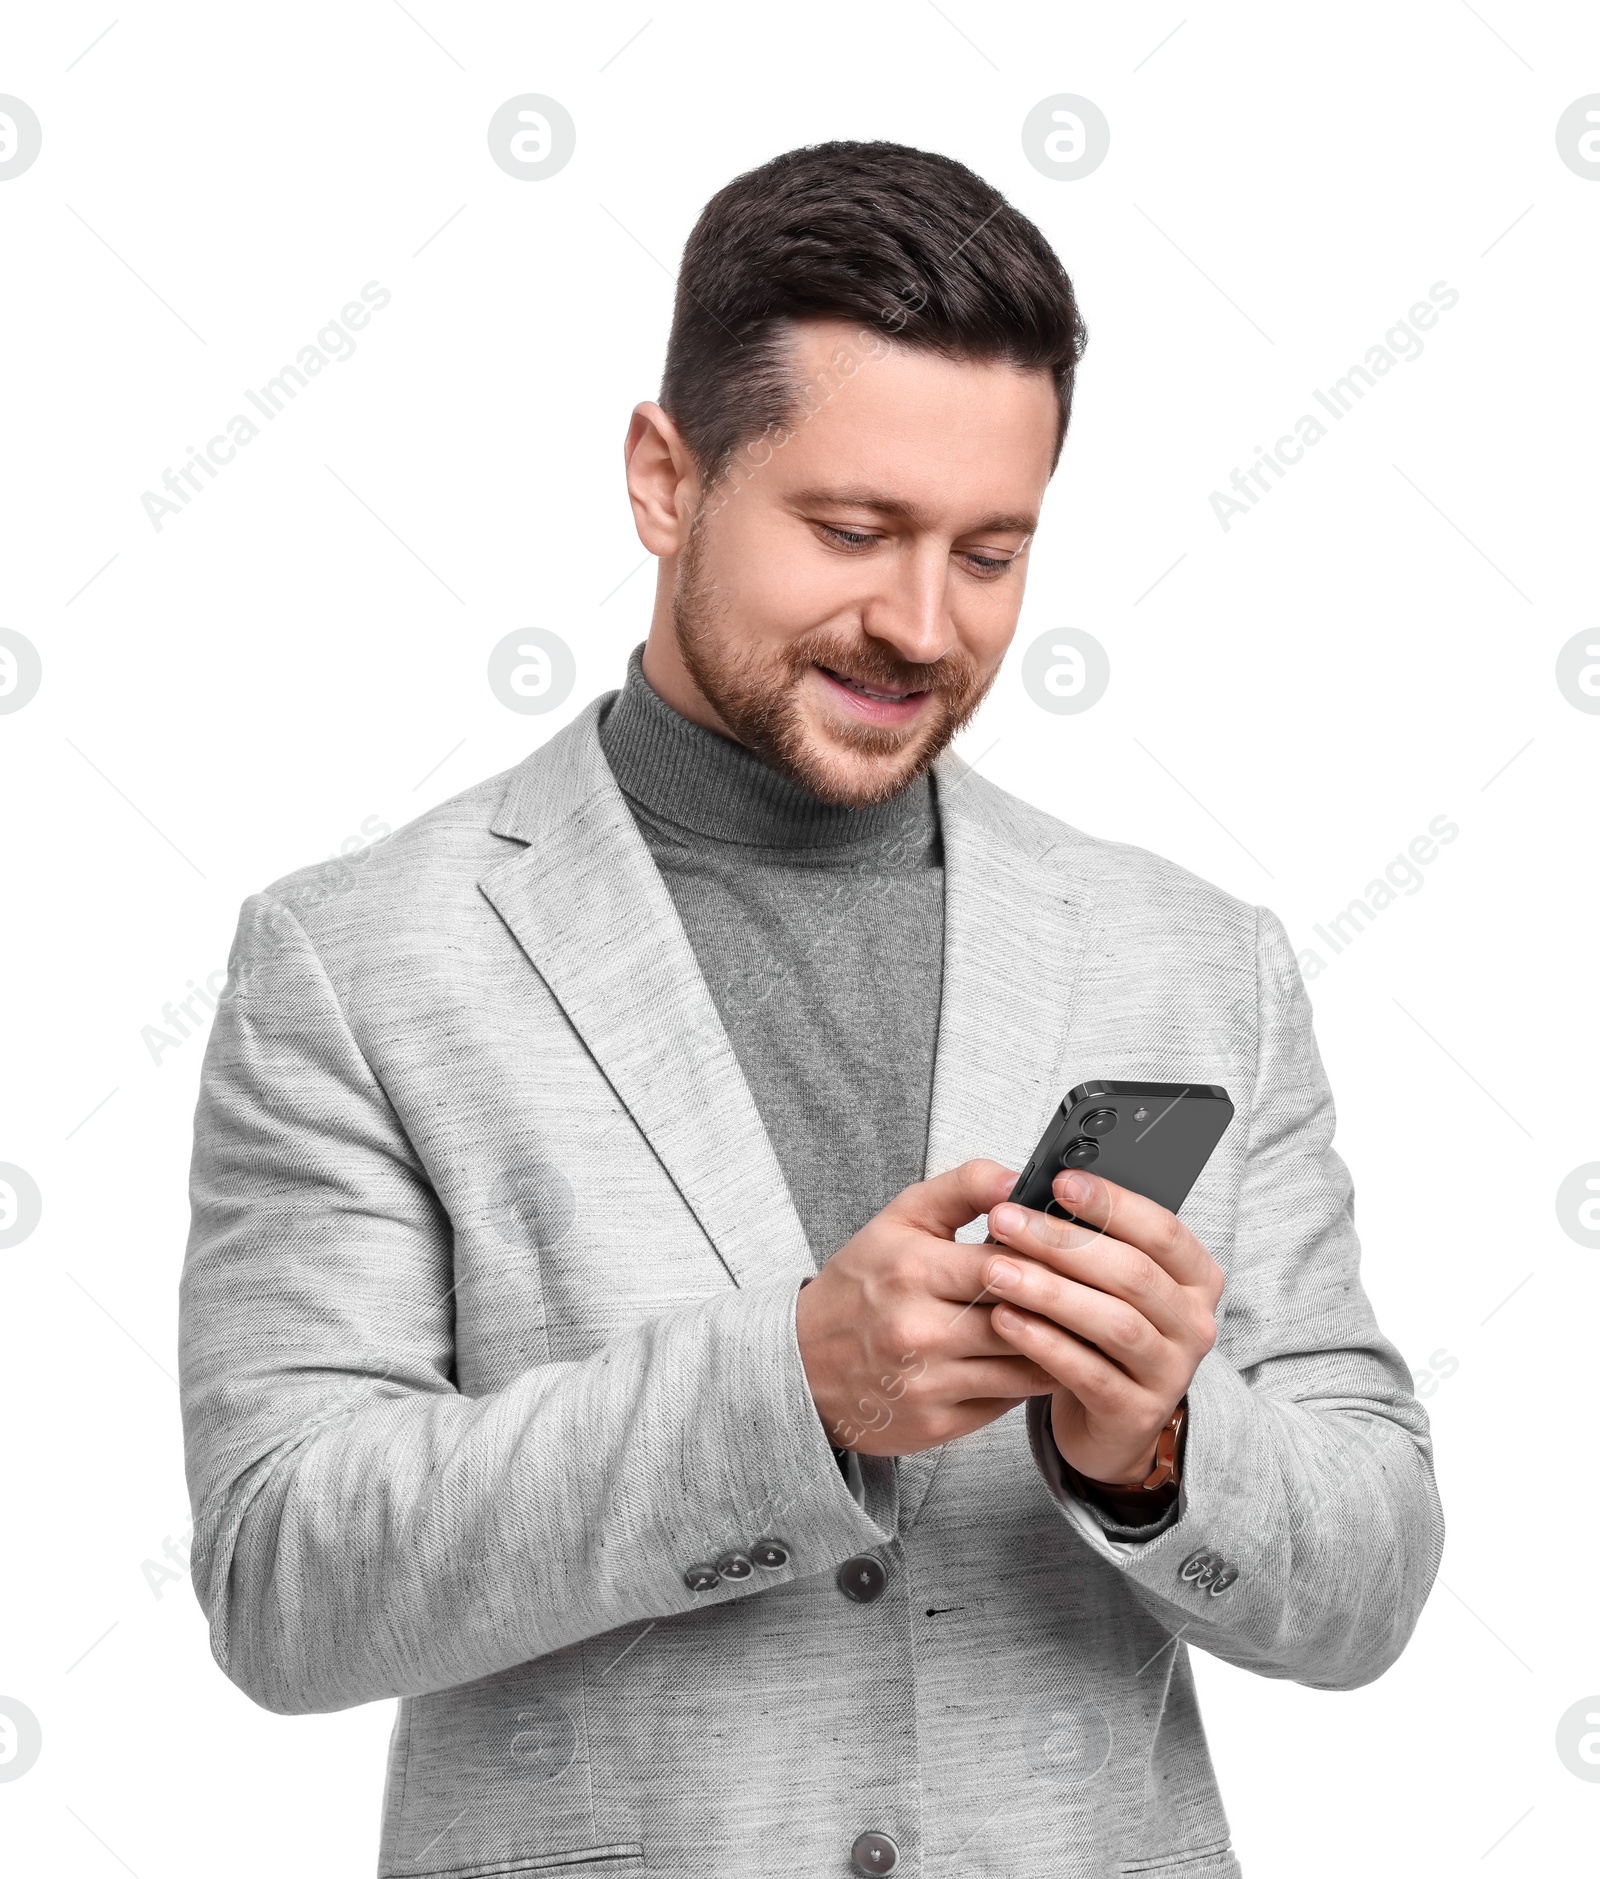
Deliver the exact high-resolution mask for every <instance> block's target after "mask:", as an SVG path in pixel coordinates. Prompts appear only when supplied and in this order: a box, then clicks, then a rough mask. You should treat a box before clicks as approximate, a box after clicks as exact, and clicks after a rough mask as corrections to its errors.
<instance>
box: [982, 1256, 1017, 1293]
mask: <svg viewBox="0 0 1600 1879" xmlns="http://www.w3.org/2000/svg"><path fill="white" fill-rule="evenodd" d="M988 1276H989V1283H990V1285H994V1286H999V1287H1000V1288H1001V1289H1002V1290H1004V1289H1005V1287H1006V1286H1008V1285H1015V1284H1016V1282H1017V1281H1018V1279H1020V1278H1021V1277H1022V1273H1021V1271H1020V1270H1019V1269H1018V1268H1017V1267H1016V1266H1014V1265H1012V1263H1011V1261H1010V1260H1009V1259H991V1260H990V1261H989V1275H988Z"/></svg>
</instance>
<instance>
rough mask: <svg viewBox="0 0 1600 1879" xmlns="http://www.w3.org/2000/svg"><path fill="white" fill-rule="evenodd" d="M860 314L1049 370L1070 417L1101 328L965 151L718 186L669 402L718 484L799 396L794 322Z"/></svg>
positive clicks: (693, 243) (882, 147) (851, 158)
mask: <svg viewBox="0 0 1600 1879" xmlns="http://www.w3.org/2000/svg"><path fill="white" fill-rule="evenodd" d="M805 319H844V320H854V321H857V322H859V323H860V325H861V326H862V327H865V328H870V329H871V330H872V332H874V333H875V334H879V335H883V336H885V337H887V338H890V339H893V340H897V341H898V342H899V343H900V344H902V345H906V346H917V347H925V348H927V349H928V350H930V351H933V352H938V353H941V354H943V355H945V356H946V357H948V358H956V359H974V360H984V361H989V360H1003V361H1005V362H1006V363H1008V364H1011V365H1015V366H1018V367H1021V368H1023V369H1025V370H1026V369H1039V370H1044V371H1048V372H1049V373H1050V375H1051V378H1052V379H1053V380H1054V382H1055V387H1056V398H1057V403H1058V405H1059V408H1060V414H1061V417H1060V423H1059V425H1058V427H1057V431H1056V448H1055V456H1054V457H1053V458H1052V460H1051V467H1052V468H1054V465H1055V462H1056V461H1057V460H1058V459H1059V458H1060V455H1061V446H1062V444H1063V443H1064V441H1065V439H1066V434H1067V424H1068V421H1069V420H1070V418H1071V415H1072V384H1073V375H1074V373H1075V371H1076V368H1077V363H1078V360H1079V359H1080V358H1081V357H1082V355H1083V348H1084V344H1085V342H1086V340H1087V338H1088V333H1087V330H1086V329H1085V327H1084V324H1083V321H1082V320H1081V319H1080V317H1079V315H1078V306H1077V301H1076V300H1075V299H1074V297H1073V292H1072V282H1071V281H1070V280H1069V279H1068V277H1067V274H1066V270H1065V269H1064V268H1063V267H1062V265H1061V263H1060V261H1059V260H1058V259H1057V258H1056V254H1055V251H1054V249H1052V248H1051V246H1050V244H1049V242H1047V241H1046V240H1045V238H1044V236H1043V235H1042V234H1041V233H1040V232H1039V230H1038V229H1037V228H1036V227H1035V226H1034V224H1033V223H1032V222H1030V221H1029V220H1028V218H1027V217H1026V216H1025V215H1021V214H1019V213H1018V212H1017V211H1016V210H1015V209H1013V208H1012V207H1011V205H1010V204H1009V203H1008V202H1007V201H1006V199H1005V197H1004V196H1002V195H1001V194H1000V192H999V191H998V190H997V189H994V188H991V186H990V185H989V184H988V183H986V182H985V181H984V180H983V178H982V177H981V176H978V175H976V174H974V172H973V171H971V170H969V169H968V168H967V167H966V165H965V164H964V163H957V162H956V161H955V160H954V158H952V157H945V156H938V155H936V154H935V153H934V152H932V151H928V150H915V149H912V148H911V147H910V146H909V145H906V144H892V143H826V144H810V145H807V146H805V147H804V148H802V149H799V150H789V151H786V152H785V153H784V154H783V155H782V156H778V157H774V158H772V160H771V161H770V162H768V163H763V164H762V165H761V166H760V167H759V168H758V169H753V170H747V171H746V172H745V173H744V175H742V176H737V177H735V178H734V180H733V181H732V182H731V183H729V184H727V185H726V187H724V188H722V189H719V190H718V191H717V193H716V195H714V196H713V197H712V198H711V200H710V201H709V202H708V203H707V204H706V206H705V208H704V209H703V210H702V211H701V214H700V219H699V221H697V222H696V223H695V225H694V229H693V231H692V233H691V234H690V236H689V239H688V242H687V243H686V244H685V247H684V251H683V266H682V268H681V270H680V272H679V275H678V292H677V300H676V303H675V306H674V308H673V316H672V333H671V336H670V338H669V339H668V341H667V362H666V369H665V371H664V373H663V376H662V382H661V397H660V403H661V406H662V409H663V410H665V411H666V413H667V415H668V416H669V417H670V418H671V419H672V420H673V422H674V423H675V424H676V425H677V426H678V429H679V431H680V432H681V433H682V435H683V438H684V441H685V443H686V444H687V445H688V447H689V449H690V451H691V452H692V454H693V456H694V459H695V462H696V464H697V466H698V467H699V469H700V471H701V474H702V476H703V477H704V479H705V480H706V482H707V483H708V484H709V483H713V482H715V481H716V480H717V478H718V477H720V476H721V475H723V474H724V473H725V472H726V471H727V470H728V468H729V467H730V462H731V459H732V456H733V453H734V452H735V451H736V450H737V449H738V448H739V447H740V446H741V445H742V444H744V443H747V442H748V441H749V440H750V439H751V438H755V437H759V436H762V435H763V434H764V433H766V432H768V431H771V430H773V429H775V428H781V427H782V425H783V424H784V422H785V420H786V419H787V418H788V417H789V416H790V415H791V413H792V411H793V408H794V405H795V401H796V398H797V395H798V388H797V386H796V385H795V384H794V382H793V374H792V373H791V371H790V370H789V366H788V343H787V342H788V337H789V333H790V329H791V322H793V321H796V320H805Z"/></svg>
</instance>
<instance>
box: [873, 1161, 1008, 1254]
mask: <svg viewBox="0 0 1600 1879" xmlns="http://www.w3.org/2000/svg"><path fill="white" fill-rule="evenodd" d="M1016 1182H1017V1174H1016V1170H1015V1169H1014V1168H1003V1167H1001V1165H1000V1163H999V1162H998V1161H964V1162H962V1164H961V1166H960V1167H959V1168H952V1169H950V1170H949V1172H948V1173H946V1174H936V1175H934V1176H933V1177H932V1178H931V1179H929V1180H927V1181H914V1182H913V1183H912V1184H911V1186H910V1187H908V1188H905V1189H903V1190H902V1191H901V1192H900V1193H898V1194H897V1195H896V1196H895V1197H894V1199H893V1200H892V1201H890V1202H889V1204H888V1206H887V1207H885V1208H884V1210H883V1211H884V1212H885V1213H886V1214H892V1215H893V1216H894V1217H895V1218H896V1219H899V1220H902V1221H904V1222H905V1224H906V1225H907V1226H912V1227H916V1228H918V1229H919V1230H920V1231H922V1232H923V1233H935V1234H937V1235H938V1236H939V1238H941V1239H946V1240H948V1239H950V1238H952V1237H953V1235H954V1234H955V1231H956V1229H957V1228H958V1227H964V1226H965V1225H966V1224H967V1223H968V1221H970V1220H976V1219H978V1218H979V1216H980V1215H982V1214H986V1213H987V1212H988V1211H989V1209H990V1208H991V1207H992V1206H994V1204H995V1203H996V1201H1001V1200H1004V1199H1005V1197H1006V1195H1007V1194H1009V1193H1010V1192H1011V1190H1012V1188H1013V1187H1015V1186H1016Z"/></svg>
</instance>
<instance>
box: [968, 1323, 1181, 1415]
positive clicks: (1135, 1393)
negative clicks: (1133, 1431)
mask: <svg viewBox="0 0 1600 1879" xmlns="http://www.w3.org/2000/svg"><path fill="white" fill-rule="evenodd" d="M995 1329H996V1330H997V1331H999V1332H1000V1333H1001V1335H1002V1336H1004V1337H1006V1338H1008V1339H1009V1340H1010V1341H1011V1342H1012V1343H1013V1344H1014V1345H1015V1346H1016V1348H1017V1349H1018V1350H1019V1351H1022V1352H1025V1353H1026V1354H1027V1356H1028V1357H1030V1358H1031V1359H1032V1360H1033V1361H1034V1362H1035V1363H1036V1364H1037V1365H1038V1366H1039V1368H1040V1369H1041V1370H1044V1371H1047V1372H1048V1373H1049V1375H1051V1376H1052V1377H1054V1378H1055V1379H1056V1382H1057V1385H1058V1386H1059V1387H1061V1388H1063V1389H1068V1390H1071V1392H1072V1393H1073V1395H1074V1396H1076V1397H1077V1399H1078V1401H1079V1402H1080V1403H1082V1405H1083V1407H1084V1410H1085V1411H1086V1412H1087V1414H1089V1415H1090V1416H1092V1417H1093V1418H1095V1420H1096V1421H1103V1422H1105V1423H1109V1424H1118V1423H1137V1422H1139V1421H1141V1420H1148V1419H1149V1418H1150V1416H1151V1414H1152V1404H1153V1403H1154V1400H1155V1399H1154V1397H1153V1395H1152V1393H1151V1392H1150V1391H1148V1390H1146V1389H1145V1388H1144V1387H1143V1386H1142V1385H1141V1384H1139V1383H1136V1382H1135V1381H1134V1379H1133V1378H1132V1377H1130V1376H1129V1375H1128V1374H1127V1372H1126V1371H1125V1370H1121V1369H1119V1368H1118V1367H1117V1365H1116V1364H1114V1363H1112V1362H1111V1361H1110V1359H1109V1358H1107V1357H1106V1356H1105V1355H1104V1354H1103V1353H1102V1352H1100V1351H1097V1350H1092V1349H1091V1348H1090V1347H1089V1346H1088V1345H1087V1344H1085V1343H1084V1342H1083V1341H1082V1340H1081V1339H1079V1338H1076V1337H1074V1336H1073V1335H1072V1333H1071V1332H1070V1331H1063V1330H1062V1329H1061V1327H1060V1326H1059V1325H1055V1324H1051V1323H1050V1322H1049V1321H1048V1320H1047V1319H1044V1318H1039V1317H1035V1316H1034V1315H1033V1314H1032V1313H1030V1312H1021V1311H1016V1310H1014V1309H1013V1308H1012V1307H1011V1306H1009V1305H1003V1306H998V1307H996V1311H995Z"/></svg>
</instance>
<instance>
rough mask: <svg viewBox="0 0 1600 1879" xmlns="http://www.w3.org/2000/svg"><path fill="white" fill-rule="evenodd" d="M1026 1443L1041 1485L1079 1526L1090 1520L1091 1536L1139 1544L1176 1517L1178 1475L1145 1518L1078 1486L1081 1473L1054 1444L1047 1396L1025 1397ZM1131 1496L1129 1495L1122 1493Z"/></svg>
mask: <svg viewBox="0 0 1600 1879" xmlns="http://www.w3.org/2000/svg"><path fill="white" fill-rule="evenodd" d="M1027 1419H1028V1444H1029V1447H1030V1448H1031V1449H1032V1450H1033V1459H1034V1462H1035V1464H1036V1465H1037V1467H1038V1470H1039V1473H1040V1474H1041V1475H1042V1476H1043V1477H1044V1483H1045V1486H1046V1487H1048V1488H1049V1490H1050V1493H1051V1495H1052V1496H1053V1497H1054V1499H1055V1500H1056V1501H1057V1502H1059V1504H1060V1505H1061V1506H1062V1508H1064V1509H1065V1511H1066V1512H1067V1513H1068V1514H1070V1515H1071V1516H1072V1517H1073V1519H1074V1520H1075V1521H1076V1522H1077V1524H1078V1525H1079V1526H1084V1524H1085V1521H1086V1520H1087V1521H1088V1522H1091V1523H1092V1532H1093V1534H1094V1535H1095V1536H1098V1537H1101V1538H1104V1539H1106V1540H1109V1541H1112V1542H1113V1543H1115V1544H1117V1545H1119V1546H1137V1545H1142V1544H1143V1543H1144V1542H1146V1541H1148V1540H1153V1539H1155V1538H1156V1537H1157V1536H1158V1535H1159V1534H1162V1533H1165V1532H1166V1531H1167V1529H1168V1528H1169V1527H1170V1526H1172V1525H1174V1524H1175V1523H1176V1521H1177V1520H1178V1518H1179V1514H1180V1511H1181V1507H1182V1494H1183V1488H1182V1477H1181V1476H1180V1478H1179V1486H1178V1491H1177V1493H1176V1494H1174V1495H1172V1496H1171V1498H1170V1499H1168V1500H1167V1501H1166V1502H1165V1504H1164V1505H1163V1506H1161V1507H1160V1508H1159V1509H1158V1510H1157V1511H1156V1512H1155V1513H1154V1514H1153V1515H1152V1517H1151V1518H1149V1519H1148V1520H1145V1521H1139V1522H1136V1521H1131V1520H1128V1519H1127V1518H1126V1517H1125V1515H1124V1511H1123V1508H1121V1507H1114V1506H1112V1505H1111V1503H1110V1497H1109V1496H1107V1497H1105V1498H1102V1497H1101V1496H1099V1495H1097V1494H1095V1493H1094V1492H1093V1491H1092V1490H1090V1489H1089V1488H1088V1487H1087V1486H1086V1485H1085V1486H1080V1484H1079V1483H1080V1480H1081V1477H1078V1476H1076V1474H1075V1471H1074V1470H1073V1468H1072V1467H1071V1466H1070V1464H1069V1463H1068V1462H1067V1460H1066V1458H1065V1457H1064V1456H1063V1455H1062V1453H1061V1450H1060V1449H1059V1448H1058V1447H1057V1446H1056V1438H1055V1432H1054V1430H1053V1429H1052V1428H1051V1426H1050V1398H1049V1397H1048V1396H1030V1397H1029V1398H1028V1409H1027ZM1126 1498H1127V1499H1132V1497H1131V1496H1130V1497H1126Z"/></svg>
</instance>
